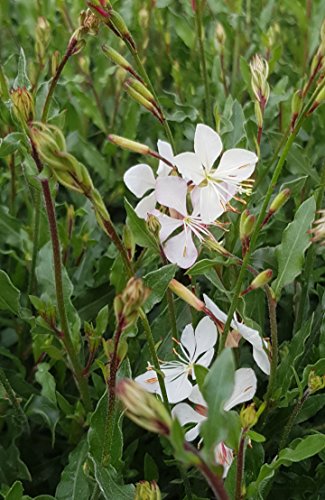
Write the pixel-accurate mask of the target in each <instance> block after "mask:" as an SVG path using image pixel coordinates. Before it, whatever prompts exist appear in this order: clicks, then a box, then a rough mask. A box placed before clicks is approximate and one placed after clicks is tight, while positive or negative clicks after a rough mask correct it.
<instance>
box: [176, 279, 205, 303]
mask: <svg viewBox="0 0 325 500" xmlns="http://www.w3.org/2000/svg"><path fill="white" fill-rule="evenodd" d="M168 286H169V289H170V290H171V291H172V292H174V293H175V295H177V296H178V297H180V298H181V299H182V300H184V301H185V302H187V304H189V305H190V306H191V307H194V309H196V310H197V311H203V310H204V309H205V305H204V303H203V302H202V300H200V299H198V298H197V297H196V295H194V293H193V292H191V290H189V289H188V288H186V286H184V285H182V283H180V282H179V281H177V280H175V279H174V278H173V279H172V280H171V281H170V283H169V285H168Z"/></svg>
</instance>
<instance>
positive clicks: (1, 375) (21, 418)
mask: <svg viewBox="0 0 325 500" xmlns="http://www.w3.org/2000/svg"><path fill="white" fill-rule="evenodd" d="M0 384H1V385H2V386H3V388H4V390H5V391H6V393H7V397H8V399H9V401H10V403H11V405H12V407H13V409H14V412H15V421H16V422H17V424H18V425H19V426H22V424H24V425H26V426H27V427H28V420H27V417H26V415H25V413H24V412H23V410H22V408H21V406H20V404H19V401H18V399H17V398H16V395H15V392H14V390H13V388H12V387H11V385H10V382H9V380H8V379H7V377H6V374H5V372H4V371H3V369H2V368H0Z"/></svg>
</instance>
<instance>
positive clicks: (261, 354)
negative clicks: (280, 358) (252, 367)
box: [253, 347, 271, 375]
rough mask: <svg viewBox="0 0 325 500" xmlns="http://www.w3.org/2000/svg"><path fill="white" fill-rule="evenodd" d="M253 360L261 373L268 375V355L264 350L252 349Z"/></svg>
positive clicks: (269, 367) (269, 366)
mask: <svg viewBox="0 0 325 500" xmlns="http://www.w3.org/2000/svg"><path fill="white" fill-rule="evenodd" d="M253 358H254V360H255V363H256V364H257V366H259V367H260V369H261V370H262V372H263V373H265V374H266V375H270V371H271V364H270V360H269V357H268V355H267V354H266V352H265V351H264V350H261V349H256V348H255V347H253Z"/></svg>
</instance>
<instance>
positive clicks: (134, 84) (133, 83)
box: [125, 78, 155, 103]
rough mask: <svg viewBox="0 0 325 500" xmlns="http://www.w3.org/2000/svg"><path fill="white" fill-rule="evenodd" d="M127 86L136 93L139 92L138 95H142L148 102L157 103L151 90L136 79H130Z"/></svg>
mask: <svg viewBox="0 0 325 500" xmlns="http://www.w3.org/2000/svg"><path fill="white" fill-rule="evenodd" d="M125 84H126V85H127V86H129V87H131V88H132V89H134V90H135V91H136V92H138V94H140V95H142V96H143V97H144V98H145V99H147V100H148V101H150V102H153V103H154V102H155V98H154V96H153V95H152V93H151V92H150V90H148V89H147V87H146V86H145V85H143V83H141V82H139V81H138V80H135V79H134V78H128V80H127V81H126V82H125Z"/></svg>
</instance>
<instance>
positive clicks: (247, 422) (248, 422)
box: [239, 403, 258, 429]
mask: <svg viewBox="0 0 325 500" xmlns="http://www.w3.org/2000/svg"><path fill="white" fill-rule="evenodd" d="M239 416H240V423H241V425H242V427H243V429H250V428H251V427H253V426H254V425H255V424H256V422H257V420H258V418H257V414H256V410H255V405H254V403H252V404H251V405H249V406H247V407H246V408H243V409H242V410H241V412H240V415H239Z"/></svg>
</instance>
